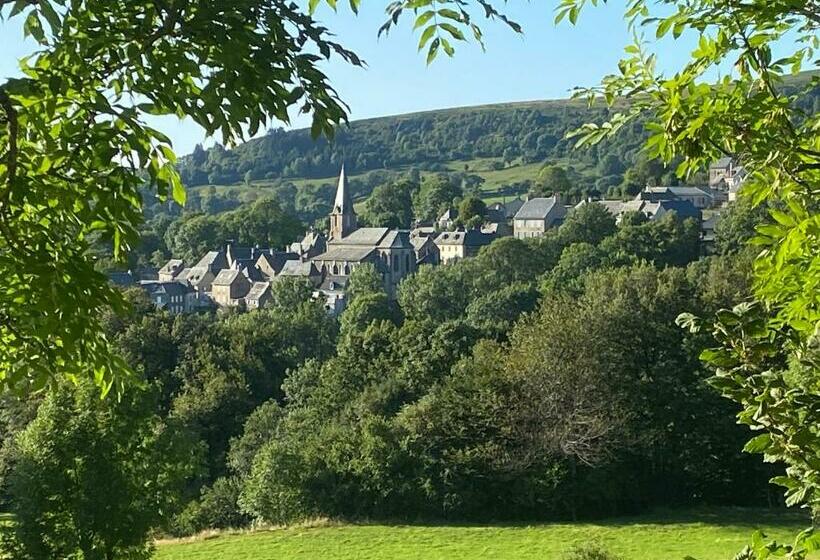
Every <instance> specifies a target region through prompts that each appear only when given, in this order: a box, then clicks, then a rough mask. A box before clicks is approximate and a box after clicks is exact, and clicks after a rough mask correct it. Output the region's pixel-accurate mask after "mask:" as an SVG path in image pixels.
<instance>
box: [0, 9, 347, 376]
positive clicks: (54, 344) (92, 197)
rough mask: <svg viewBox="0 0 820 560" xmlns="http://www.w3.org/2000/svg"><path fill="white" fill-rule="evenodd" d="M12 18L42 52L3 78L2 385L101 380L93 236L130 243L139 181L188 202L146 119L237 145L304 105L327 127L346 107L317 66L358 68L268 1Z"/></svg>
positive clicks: (309, 25)
mask: <svg viewBox="0 0 820 560" xmlns="http://www.w3.org/2000/svg"><path fill="white" fill-rule="evenodd" d="M7 4H10V2H7V1H3V2H0V8H3V9H5V8H6V5H7ZM7 14H8V16H9V17H10V18H11V20H12V21H17V22H19V23H20V25H21V26H22V27H23V29H24V31H25V33H26V34H27V35H29V36H31V37H32V38H33V39H34V41H36V42H37V44H38V45H39V50H38V51H37V52H36V53H35V54H34V55H33V56H31V57H29V58H27V59H26V60H24V61H23V62H22V71H23V77H21V78H14V79H10V80H7V81H5V82H3V83H2V84H0V147H1V149H0V153H1V154H2V155H1V156H0V253H1V254H2V259H0V276H2V277H3V279H4V280H3V281H4V290H3V291H2V295H0V341H2V343H1V344H0V385H2V386H3V387H9V386H12V387H16V388H18V389H20V390H32V389H36V388H39V387H42V386H43V385H44V384H45V383H47V382H48V381H49V380H50V379H51V378H52V377H53V375H54V374H55V372H56V374H57V375H63V376H73V377H77V376H90V377H92V378H94V379H95V380H96V382H97V384H98V385H100V386H101V387H103V388H108V387H110V386H111V384H112V382H113V379H114V372H115V371H122V370H125V369H126V368H125V364H123V363H122V362H120V361H118V360H116V359H115V358H113V357H112V355H111V353H110V352H109V351H108V349H109V345H108V343H107V341H106V340H105V338H104V337H103V336H102V331H101V328H100V324H99V319H98V317H99V315H100V311H101V310H102V309H103V308H105V307H108V306H111V305H114V306H118V305H121V300H120V298H119V297H118V295H117V292H116V291H114V290H113V288H111V287H110V286H108V284H107V281H106V278H105V276H103V275H102V274H100V273H98V272H96V271H95V270H94V266H93V265H94V263H93V260H92V259H91V257H90V255H89V253H88V248H89V243H90V242H91V241H92V240H93V239H94V238H95V237H97V236H102V237H104V238H107V239H110V240H111V243H112V246H113V252H114V255H115V257H122V255H123V254H124V253H125V252H127V250H128V249H129V248H130V247H132V246H134V244H135V243H136V241H137V233H138V232H137V226H138V224H139V222H140V214H141V208H142V200H143V199H142V195H141V192H140V186H141V185H142V184H143V182H144V181H145V179H147V180H148V181H149V183H150V184H151V185H152V186H153V187H154V188H155V191H154V192H155V193H156V194H157V195H158V196H159V197H160V198H162V199H164V198H166V197H173V199H174V200H176V201H177V202H179V203H182V202H184V199H185V194H184V190H183V188H182V184H181V181H180V178H179V175H178V174H177V172H176V171H175V169H174V162H175V159H176V158H175V156H174V153H173V151H172V149H171V144H170V141H169V140H168V138H167V137H165V136H164V135H163V134H161V133H160V132H159V131H157V130H155V129H153V128H151V127H150V126H148V125H147V124H146V122H145V121H146V116H148V115H177V116H188V117H190V118H191V119H193V121H194V122H196V123H197V124H199V125H200V126H202V127H203V128H204V129H205V130H206V131H207V132H208V133H209V134H213V133H221V135H222V137H223V140H224V141H225V142H233V141H235V140H237V139H238V138H241V137H242V136H243V134H244V133H243V130H245V129H247V131H248V132H250V133H251V134H253V133H255V132H256V131H257V130H258V129H259V127H260V126H262V125H264V124H265V123H267V122H268V121H269V120H270V119H273V118H276V119H278V120H281V121H284V122H287V121H288V119H289V114H288V111H289V109H290V108H291V107H298V108H299V110H301V111H304V112H307V113H311V114H312V115H313V128H312V130H313V133H314V134H317V135H318V134H319V133H326V134H332V132H333V125H335V124H337V123H339V122H342V121H343V120H344V118H345V112H344V107H343V106H342V104H341V102H340V101H339V100H338V99H337V98H336V96H335V93H334V91H333V89H332V88H330V86H329V85H328V84H327V82H326V79H325V76H324V74H323V73H322V72H321V71H320V70H319V69H318V68H317V63H318V62H319V61H320V60H322V59H326V58H329V57H330V56H331V55H337V56H339V57H341V58H342V59H344V60H346V61H348V62H350V63H352V64H360V61H359V59H358V58H357V57H356V56H355V55H354V54H353V53H351V52H349V51H347V50H345V49H344V48H342V47H341V46H340V45H339V44H337V43H335V42H333V41H332V40H331V39H330V35H329V34H328V32H327V30H326V29H325V28H324V27H321V26H320V25H318V24H317V23H316V22H315V21H314V20H313V18H312V17H310V16H309V15H307V14H305V13H304V12H302V11H301V10H300V9H299V8H298V7H297V6H296V5H285V4H281V3H278V2H270V1H267V0H252V1H248V2H241V3H231V4H229V5H227V4H226V5H223V4H214V3H211V2H187V3H171V4H157V3H153V2H113V3H112V2H100V1H93V2H67V1H64V0H54V1H44V2H28V1H25V0H22V1H19V2H15V3H14V5H13V6H12V7H11V11H9V12H7ZM237 91H242V95H238V94H237V93H236V92H237ZM135 101H136V102H135ZM66 302H71V306H72V308H71V309H72V310H71V312H70V313H66Z"/></svg>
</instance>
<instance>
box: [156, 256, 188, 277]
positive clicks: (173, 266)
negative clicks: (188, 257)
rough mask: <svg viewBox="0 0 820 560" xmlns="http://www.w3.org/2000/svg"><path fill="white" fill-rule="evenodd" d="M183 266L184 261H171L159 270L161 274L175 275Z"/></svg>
mask: <svg viewBox="0 0 820 560" xmlns="http://www.w3.org/2000/svg"><path fill="white" fill-rule="evenodd" d="M182 265H183V262H182V259H171V260H169V261H168V262H167V263H165V264H164V265H163V266H162V268H160V269H159V273H160V274H173V272H174V271H175V270H177V269H178V268H179V267H181V266H182Z"/></svg>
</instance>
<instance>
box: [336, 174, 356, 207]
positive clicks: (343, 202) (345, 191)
mask: <svg viewBox="0 0 820 560" xmlns="http://www.w3.org/2000/svg"><path fill="white" fill-rule="evenodd" d="M333 211H334V212H337V213H339V214H347V213H349V212H353V199H352V198H350V185H349V184H348V182H347V175H346V174H345V166H344V165H342V171H341V173H339V185H338V186H337V187H336V199H335V200H334V201H333Z"/></svg>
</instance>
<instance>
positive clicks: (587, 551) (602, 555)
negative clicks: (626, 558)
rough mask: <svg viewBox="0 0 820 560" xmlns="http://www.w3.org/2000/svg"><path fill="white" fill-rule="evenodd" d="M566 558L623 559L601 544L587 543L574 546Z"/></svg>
mask: <svg viewBox="0 0 820 560" xmlns="http://www.w3.org/2000/svg"><path fill="white" fill-rule="evenodd" d="M564 560H622V558H621V557H620V556H618V555H617V554H615V553H613V552H609V551H608V550H607V549H605V548H604V547H603V546H602V545H600V544H597V543H585V544H581V545H575V546H573V547H572V548H571V549H570V550H569V551H568V552H567V553H566V554H565V555H564Z"/></svg>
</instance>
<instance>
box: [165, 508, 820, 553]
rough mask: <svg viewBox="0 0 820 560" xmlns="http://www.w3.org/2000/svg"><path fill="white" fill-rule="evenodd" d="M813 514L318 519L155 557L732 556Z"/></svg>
mask: <svg viewBox="0 0 820 560" xmlns="http://www.w3.org/2000/svg"><path fill="white" fill-rule="evenodd" d="M807 524H808V520H807V519H805V518H803V517H800V516H797V515H794V514H784V513H771V512H768V511H763V510H750V509H730V508H721V509H711V510H697V511H688V512H668V511H667V512H657V513H655V514H652V515H644V516H639V517H632V518H619V519H613V520H607V521H600V522H583V523H554V524H537V525H507V524H499V525H494V524H491V525H469V524H465V525H458V524H454V525H382V524H349V525H338V524H318V525H316V526H306V525H302V526H298V527H291V528H279V529H271V530H266V531H258V532H249V533H238V534H225V535H221V536H220V535H218V534H217V535H215V534H211V535H207V536H203V537H201V538H200V539H193V540H189V541H179V542H163V543H160V545H159V546H158V549H157V554H156V559H157V560H183V559H185V560H205V559H212V558H213V559H217V558H218V559H220V560H263V559H268V558H287V559H289V560H290V559H296V560H354V559H356V560H359V559H374V560H375V559H380V560H461V559H464V560H472V559H480V558H487V559H493V560H536V559H538V560H553V559H554V560H560V559H561V558H563V557H564V555H565V553H566V551H567V550H568V549H570V548H571V547H572V546H573V545H576V544H580V543H588V542H597V543H599V544H600V545H602V546H603V547H605V548H606V549H608V550H610V551H611V552H614V553H616V554H619V555H621V556H622V557H623V558H624V559H625V560H674V559H683V558H684V557H685V556H687V555H689V556H693V557H695V558H697V559H698V560H728V559H730V558H732V557H733V556H734V554H735V553H737V552H738V551H739V550H740V549H741V548H743V546H744V544H745V543H747V542H749V540H750V536H751V534H752V532H753V531H754V530H756V529H762V530H764V532H766V533H767V534H768V535H770V536H771V537H777V538H782V539H785V538H791V537H792V536H793V535H794V534H795V533H797V532H798V531H799V530H800V529H802V528H804V527H805V526H806V525H807Z"/></svg>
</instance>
